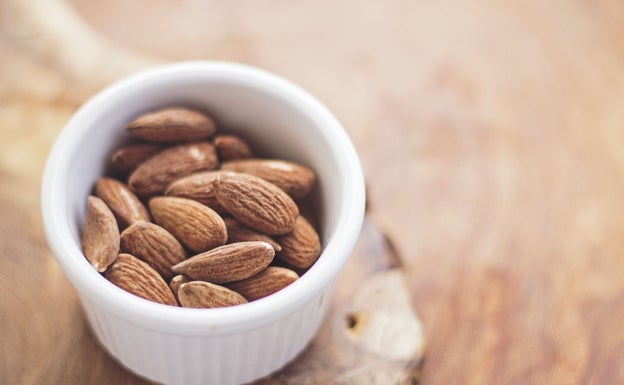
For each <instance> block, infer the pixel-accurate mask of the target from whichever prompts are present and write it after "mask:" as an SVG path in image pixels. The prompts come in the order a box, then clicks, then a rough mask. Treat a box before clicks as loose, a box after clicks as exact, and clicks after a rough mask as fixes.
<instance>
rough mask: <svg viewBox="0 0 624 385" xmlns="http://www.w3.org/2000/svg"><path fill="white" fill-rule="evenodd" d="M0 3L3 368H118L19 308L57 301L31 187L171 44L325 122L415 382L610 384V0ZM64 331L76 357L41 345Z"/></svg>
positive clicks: (81, 333)
mask: <svg viewBox="0 0 624 385" xmlns="http://www.w3.org/2000/svg"><path fill="white" fill-rule="evenodd" d="M0 15H1V16H2V17H1V18H0V20H1V21H0V22H1V23H2V25H1V28H0V53H1V54H2V64H1V66H0V101H1V102H0V130H1V131H0V135H1V139H2V140H1V141H0V178H1V179H0V197H2V204H1V205H0V209H1V210H2V221H1V224H0V226H1V227H0V242H1V243H0V251H1V255H2V262H1V265H0V288H1V289H2V297H0V298H2V299H1V300H0V311H1V313H0V325H1V326H2V333H0V341H2V345H1V346H2V348H0V349H2V350H1V351H0V352H1V353H0V356H2V357H3V359H0V373H2V374H5V375H8V376H10V377H9V378H8V380H9V381H8V382H9V383H11V382H15V383H18V382H19V383H25V384H28V383H40V382H43V379H46V378H58V376H61V375H62V376H64V377H65V378H66V379H69V380H70V381H65V383H67V382H71V380H72V379H76V378H75V377H72V376H75V374H76V373H85V371H84V368H82V369H81V367H84V366H85V365H93V366H94V367H95V369H94V371H93V373H100V374H101V373H107V372H109V371H112V372H115V371H116V370H119V369H118V368H117V367H116V364H114V362H112V361H107V360H106V359H98V357H100V356H102V355H103V354H104V353H103V352H101V350H100V349H99V348H98V347H97V345H96V344H95V343H94V342H93V340H92V339H91V337H90V335H89V334H88V332H87V329H86V326H85V324H84V321H83V320H82V318H81V316H80V314H79V313H77V312H76V313H71V315H70V316H64V317H59V316H54V314H53V312H54V310H50V313H49V314H47V313H45V312H42V311H40V309H42V308H45V309H54V307H51V306H50V301H52V300H54V301H60V302H59V304H58V309H63V308H64V306H68V303H71V302H72V301H74V294H73V291H72V288H71V287H70V285H69V284H68V282H67V281H66V280H65V279H64V277H63V276H62V273H61V272H60V270H59V268H58V266H57V265H56V264H55V262H54V261H53V259H52V257H51V255H50V252H49V251H48V249H47V247H46V245H45V242H44V240H43V237H42V230H41V223H40V219H39V207H38V194H39V183H40V178H41V173H42V168H43V165H44V162H45V157H46V155H47V151H48V150H49V148H50V145H51V143H52V141H53V140H54V137H55V136H56V135H57V133H58V131H59V130H60V128H61V127H62V125H63V124H64V123H65V121H66V120H67V118H68V117H69V116H70V114H71V113H72V111H74V109H75V108H76V107H77V106H78V105H79V104H80V103H81V102H82V101H83V100H84V99H85V98H86V97H88V96H89V95H91V94H92V93H93V92H95V91H96V90H98V89H99V88H101V87H102V86H103V85H105V84H107V83H109V82H111V81H113V80H115V79H117V78H119V77H120V76H122V75H125V74H127V73H129V72H131V71H133V70H135V69H138V68H143V67H145V66H147V65H150V64H153V63H156V62H162V61H170V60H181V59H223V60H234V61H240V62H245V63H249V64H253V65H257V66H260V67H264V68H266V69H269V70H272V71H274V72H277V73H279V74H282V75H284V76H286V77H288V78H290V79H291V80H293V81H295V82H297V83H299V84H301V85H302V86H303V87H305V88H307V89H309V90H310V91H311V92H312V93H314V94H315V95H317V96H318V97H319V98H320V99H321V100H323V101H324V102H325V103H326V104H327V105H328V106H329V107H330V108H331V109H332V110H333V111H334V112H335V113H336V115H337V116H338V118H339V119H340V120H341V121H342V122H343V123H344V125H345V127H346V129H347V130H348V132H349V134H350V135H351V137H352V139H353V141H354V143H355V145H356V147H357V150H358V152H359V153H360V156H361V159H362V163H363V167H364V170H365V174H366V177H367V180H368V191H369V202H370V212H371V218H372V219H373V220H374V221H375V223H378V224H380V225H381V226H382V227H383V228H384V229H385V230H386V231H387V232H388V233H389V234H390V236H391V238H392V239H393V240H394V243H395V245H396V248H397V250H398V253H399V254H400V255H401V256H402V260H403V262H404V266H405V269H406V271H407V282H408V286H409V289H410V294H411V296H412V304H413V305H414V307H415V308H416V309H417V311H418V314H419V315H420V317H421V318H422V320H423V326H424V330H425V338H426V340H427V342H428V343H427V351H426V360H425V363H424V366H423V367H422V377H421V382H422V383H423V384H440V385H441V384H605V383H612V384H617V383H624V328H622V326H621V325H623V324H624V279H623V277H624V236H622V234H623V233H624V216H622V215H620V212H621V211H622V209H623V208H624V204H623V203H622V197H624V150H622V146H623V144H624V3H622V2H621V1H619V0H596V1H569V0H568V1H564V0H553V1H547V2H545V1H539V0H525V1H511V0H510V1H495V0H467V1H459V0H457V1H451V0H442V1H435V2H426V1H412V0H392V1H383V2H381V1H380V2H361V1H357V0H348V1H341V2H333V1H328V0H321V1H307V2H291V1H287V0H267V1H253V2H252V1H242V0H241V1H206V2H199V1H197V2H194V1H187V2H182V1H173V0H158V1H149V2H148V1H147V0H139V1H134V2H131V3H130V2H124V1H121V0H113V1H108V2H90V1H87V0H74V1H73V7H66V5H65V3H63V2H61V1H60V0H53V1H43V0H32V1H18V0H0ZM78 32H80V33H78ZM87 32H88V33H87ZM70 330H71V332H70ZM76 346H80V347H81V349H84V351H85V354H87V355H88V356H89V357H92V358H93V359H92V363H86V362H82V361H80V360H73V361H69V360H66V359H63V358H64V357H66V355H67V354H69V352H72V351H73V350H74V349H76ZM55 376H57V377H55ZM94 376H95V374H94ZM94 378H95V377H94ZM81 379H83V380H84V378H81ZM94 381H95V380H94ZM344 383H348V380H345V381H344Z"/></svg>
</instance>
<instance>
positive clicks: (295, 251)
mask: <svg viewBox="0 0 624 385" xmlns="http://www.w3.org/2000/svg"><path fill="white" fill-rule="evenodd" d="M278 242H279V243H280V245H281V246H282V251H280V253H279V254H278V257H279V258H280V259H281V260H283V261H285V262H286V263H288V264H290V265H293V266H295V267H299V268H307V267H310V266H312V264H313V263H314V262H315V261H316V260H317V259H318V257H319V255H320V254H321V241H320V239H319V236H318V234H317V233H316V230H314V227H312V225H310V222H308V221H307V220H306V219H305V218H304V217H302V216H299V217H297V220H296V221H295V226H294V228H293V230H292V232H290V233H288V234H286V235H283V236H281V237H279V238H278Z"/></svg>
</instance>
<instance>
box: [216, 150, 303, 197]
mask: <svg viewBox="0 0 624 385" xmlns="http://www.w3.org/2000/svg"><path fill="white" fill-rule="evenodd" d="M221 168H222V169H223V170H227V171H235V172H242V173H247V174H251V175H255V176H257V177H259V178H262V179H264V180H266V181H268V182H271V183H273V184H274V185H276V186H277V187H279V188H281V189H282V190H284V191H285V192H286V193H287V194H288V195H290V196H291V197H293V198H294V199H301V198H303V197H305V196H306V195H308V193H309V192H310V190H311V189H312V186H314V181H315V176H314V172H313V171H312V170H310V169H309V168H307V167H305V166H302V165H300V164H297V163H294V162H288V161H285V160H278V159H238V160H232V161H228V162H223V164H222V165H221Z"/></svg>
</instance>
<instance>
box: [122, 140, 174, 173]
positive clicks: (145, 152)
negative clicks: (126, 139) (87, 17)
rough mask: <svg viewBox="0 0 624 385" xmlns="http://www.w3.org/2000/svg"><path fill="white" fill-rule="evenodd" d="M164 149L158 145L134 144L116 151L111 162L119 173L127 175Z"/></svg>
mask: <svg viewBox="0 0 624 385" xmlns="http://www.w3.org/2000/svg"><path fill="white" fill-rule="evenodd" d="M162 149H163V147H162V146H159V145H157V144H148V143H142V144H133V145H129V146H126V147H122V148H120V149H119V150H117V151H115V153H113V156H112V157H111V161H112V163H113V166H114V167H115V168H116V169H117V171H121V172H123V173H127V172H130V171H132V170H133V169H134V168H135V167H136V166H137V165H138V164H139V163H143V162H144V161H146V160H147V159H149V158H151V157H152V156H153V155H156V154H157V153H158V152H160V151H161V150H162Z"/></svg>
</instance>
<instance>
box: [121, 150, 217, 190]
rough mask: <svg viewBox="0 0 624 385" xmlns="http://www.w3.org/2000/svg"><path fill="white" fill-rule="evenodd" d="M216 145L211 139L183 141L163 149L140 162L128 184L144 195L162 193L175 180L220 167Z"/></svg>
mask: <svg viewBox="0 0 624 385" xmlns="http://www.w3.org/2000/svg"><path fill="white" fill-rule="evenodd" d="M217 164H218V159H217V153H216V151H215V148H214V146H213V145H212V144H210V143H208V142H197V143H190V144H181V145H178V146H174V147H171V148H168V149H166V150H163V151H162V152H160V153H158V154H156V155H154V156H153V157H151V158H149V159H148V160H146V161H145V162H144V163H142V164H140V165H139V166H138V167H137V168H136V169H135V170H134V171H133V172H132V173H131V174H130V177H129V178H128V186H129V187H130V189H131V190H132V191H134V192H135V193H136V194H137V195H139V196H141V197H147V196H152V195H155V194H159V193H161V192H163V191H164V190H165V188H166V187H167V186H168V185H169V184H170V183H171V182H173V181H174V180H176V179H178V178H180V177H183V176H186V175H189V174H191V173H193V172H196V171H200V170H212V169H214V168H215V167H217Z"/></svg>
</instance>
